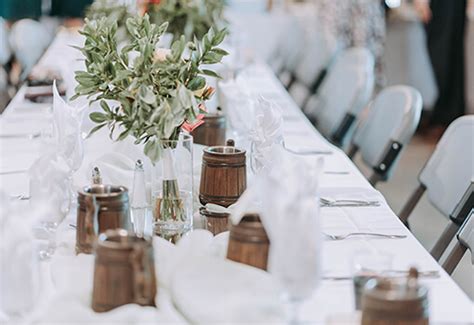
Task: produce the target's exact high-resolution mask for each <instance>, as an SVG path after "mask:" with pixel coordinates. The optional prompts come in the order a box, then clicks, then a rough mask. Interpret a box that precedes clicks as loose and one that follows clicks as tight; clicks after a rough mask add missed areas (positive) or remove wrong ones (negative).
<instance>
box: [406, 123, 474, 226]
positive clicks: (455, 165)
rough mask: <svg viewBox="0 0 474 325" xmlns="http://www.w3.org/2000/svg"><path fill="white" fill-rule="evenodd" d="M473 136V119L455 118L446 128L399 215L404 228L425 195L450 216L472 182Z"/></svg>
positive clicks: (473, 175) (473, 160)
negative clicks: (416, 186)
mask: <svg viewBox="0 0 474 325" xmlns="http://www.w3.org/2000/svg"><path fill="white" fill-rule="evenodd" d="M473 134H474V116H473V115H466V116H462V117H459V118H458V119H456V120H455V121H453V122H452V123H451V124H450V125H449V127H448V129H447V130H446V131H445V133H444V134H443V136H442V137H441V140H440V141H439V142H438V144H437V146H436V149H435V151H434V152H433V154H432V155H431V157H430V159H429V160H428V162H427V163H426V165H425V166H424V167H423V169H422V171H421V173H420V175H419V177H418V180H419V183H420V184H419V186H418V188H417V189H416V190H415V191H414V192H413V194H412V195H411V196H410V198H409V199H408V201H407V203H406V204H405V206H404V207H403V208H402V210H401V211H400V214H399V218H400V219H401V220H402V221H403V222H404V223H405V224H407V225H408V217H409V216H410V214H411V212H412V211H413V209H414V208H415V206H416V204H417V203H418V201H419V200H420V198H421V197H422V196H423V194H424V192H425V191H427V192H428V199H429V200H430V202H431V204H432V205H433V206H434V207H436V208H437V209H438V210H439V211H440V212H441V213H442V214H443V215H444V216H446V217H447V218H449V216H450V215H451V214H452V213H453V211H454V210H455V208H456V205H457V204H458V203H459V202H460V200H461V198H462V197H463V195H464V194H465V193H466V189H468V188H469V186H470V184H471V183H472V182H473V180H474V137H473Z"/></svg>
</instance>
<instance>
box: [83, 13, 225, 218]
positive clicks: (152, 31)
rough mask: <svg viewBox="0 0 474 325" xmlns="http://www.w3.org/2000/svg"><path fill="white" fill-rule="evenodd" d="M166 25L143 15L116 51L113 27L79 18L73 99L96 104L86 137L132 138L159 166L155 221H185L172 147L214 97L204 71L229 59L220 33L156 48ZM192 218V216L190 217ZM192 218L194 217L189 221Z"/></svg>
mask: <svg viewBox="0 0 474 325" xmlns="http://www.w3.org/2000/svg"><path fill="white" fill-rule="evenodd" d="M167 26H168V24H167V23H163V24H161V25H155V24H152V23H150V19H149V17H148V15H145V16H143V17H140V16H136V17H133V18H129V19H127V21H126V28H127V31H128V33H129V34H130V36H131V37H130V42H129V44H127V45H125V46H124V47H122V48H121V49H118V47H117V39H116V32H117V24H116V23H112V24H111V23H110V21H109V20H107V19H106V18H105V17H104V18H101V19H98V20H89V19H86V20H85V25H84V28H83V30H82V31H81V34H82V35H84V36H85V44H84V46H83V47H82V48H79V50H80V51H81V52H82V53H83V54H84V56H85V67H86V70H85V71H76V80H77V82H78V85H77V87H76V89H75V91H76V95H75V96H74V97H78V96H87V97H88V98H90V99H91V102H94V101H99V102H100V108H101V111H100V112H93V113H91V114H90V119H91V120H92V121H94V122H95V123H97V125H96V126H95V127H94V128H93V129H92V130H91V133H94V132H96V131H97V130H99V129H101V128H103V127H108V128H109V129H110V137H111V138H112V139H114V140H117V141H118V140H123V139H125V138H126V137H128V136H132V137H134V138H135V143H136V144H143V145H144V153H145V155H147V156H148V157H149V158H150V159H151V161H152V162H153V163H157V162H158V161H160V160H162V161H163V164H162V166H163V168H166V169H167V170H164V171H163V174H166V175H168V176H169V175H172V176H173V177H171V178H170V177H166V178H163V180H162V181H163V184H162V189H161V192H162V193H161V197H160V198H159V199H157V200H156V201H155V202H154V204H155V206H154V211H156V214H155V219H157V218H158V219H159V220H160V221H163V222H171V223H173V222H184V221H186V220H185V219H186V218H188V217H189V216H188V215H187V213H186V212H185V207H184V203H183V201H182V198H181V197H180V190H179V184H178V178H177V175H176V172H175V170H173V169H174V166H175V163H174V161H173V160H174V155H173V152H172V151H173V146H175V145H176V143H178V141H179V140H180V134H181V131H182V129H185V130H187V131H192V129H193V128H195V127H197V126H198V125H200V124H201V123H202V121H201V120H200V117H201V116H202V115H201V113H202V111H203V109H204V105H203V103H204V102H205V101H206V100H207V99H209V97H210V96H211V95H212V94H213V92H214V89H213V88H212V87H210V86H208V85H207V83H206V79H205V76H212V77H218V76H217V74H216V73H215V72H214V71H212V70H208V69H204V68H203V67H202V66H203V65H206V67H208V66H209V65H213V64H216V63H219V62H220V61H221V60H222V57H223V56H224V55H227V53H226V52H225V51H224V50H222V49H220V48H219V47H218V45H219V44H220V43H221V42H222V41H223V40H224V37H225V35H226V31H225V30H224V29H223V30H219V31H216V30H214V29H212V28H211V29H210V30H209V31H208V32H207V33H206V34H205V35H204V36H203V37H202V39H201V41H198V40H197V39H196V38H194V40H193V41H188V42H186V41H185V38H184V36H181V37H180V38H179V39H178V40H176V41H174V42H173V44H172V46H171V49H169V50H168V49H156V45H157V43H158V41H159V38H160V36H161V35H163V33H165V31H166V28H167ZM191 214H192V213H191ZM191 218H192V215H191Z"/></svg>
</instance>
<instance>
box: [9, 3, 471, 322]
mask: <svg viewBox="0 0 474 325" xmlns="http://www.w3.org/2000/svg"><path fill="white" fill-rule="evenodd" d="M144 8H145V9H143V8H142V9H143V10H145V11H148V13H149V15H148V14H144V15H138V14H136V13H135V15H132V16H131V17H129V19H128V20H126V23H124V22H119V27H118V28H119V30H121V28H124V29H123V30H121V31H120V32H118V31H117V25H116V24H111V23H110V21H108V20H107V19H105V18H100V17H99V18H97V19H86V20H85V24H84V26H83V27H82V29H81V30H80V31H78V30H76V29H67V28H61V29H60V30H59V31H58V34H57V35H56V37H55V39H54V41H53V42H52V44H51V45H50V47H49V48H48V50H47V51H46V52H45V53H44V55H43V57H42V58H41V59H40V61H39V62H38V63H37V65H36V67H35V69H38V70H37V71H43V72H44V71H49V72H48V73H46V76H50V75H54V76H56V77H57V78H58V80H57V81H54V80H53V82H52V84H51V82H49V81H48V86H47V87H51V94H50V95H48V96H47V97H48V102H45V101H42V102H32V101H31V98H29V97H28V96H25V94H26V93H27V91H28V89H27V88H28V87H29V86H28V85H24V86H22V87H21V88H20V90H19V91H18V93H17V94H16V96H15V97H14V99H13V100H12V101H11V102H10V104H9V105H8V106H7V108H6V110H5V111H4V112H3V113H2V114H1V115H0V156H1V159H0V203H1V206H0V234H1V235H0V237H1V239H0V241H1V243H2V244H1V245H0V251H1V255H0V257H1V259H0V263H1V268H2V273H1V275H0V284H1V286H0V288H1V290H0V291H1V300H2V303H1V308H0V321H1V322H2V324H3V323H5V324H54V323H58V324H115V323H126V324H160V323H165V324H174V323H177V324H180V323H183V324H189V323H191V324H212V323H216V324H221V323H222V324H246V323H265V324H284V323H288V324H299V323H304V324H368V325H370V324H393V323H391V322H393V321H397V322H400V323H399V324H428V323H433V324H442V323H447V322H453V323H469V319H471V320H472V310H473V309H472V302H471V301H470V300H469V298H467V296H466V295H465V294H464V293H463V292H462V291H461V289H460V288H459V287H457V286H456V285H455V283H454V282H453V281H452V280H451V278H450V277H449V276H448V275H447V274H446V273H445V272H444V271H443V269H442V268H441V267H440V266H439V265H438V264H437V263H436V261H435V260H434V259H433V258H432V257H431V256H430V255H429V253H428V252H427V251H426V250H425V249H424V248H423V247H422V246H421V244H420V243H419V242H418V241H417V240H416V239H415V237H414V236H413V235H412V234H411V232H410V231H409V230H408V229H406V228H405V226H404V225H403V224H402V223H401V222H400V221H399V219H398V218H397V216H396V215H395V213H394V212H393V211H392V210H391V208H390V206H389V205H388V203H387V201H386V200H385V198H384V197H383V195H382V194H381V193H380V192H379V191H377V190H376V189H374V188H373V187H372V186H371V185H370V184H369V183H368V181H367V180H366V179H365V177H364V176H363V175H362V173H361V172H360V171H359V170H358V169H357V167H356V166H355V165H354V163H353V162H352V161H351V160H350V159H349V158H348V157H347V156H346V154H345V153H344V152H343V151H342V150H341V149H339V148H337V147H335V146H334V145H332V144H331V143H329V142H328V141H327V140H326V139H325V138H324V137H323V136H322V135H321V134H320V133H319V132H318V131H317V130H316V129H315V128H314V126H313V125H312V124H311V122H310V121H309V120H308V119H307V118H306V117H305V115H304V114H303V112H302V111H301V109H300V108H299V107H298V106H297V104H296V103H295V102H294V100H293V99H292V98H291V96H290V95H289V94H288V92H287V91H286V90H285V88H284V87H283V85H282V84H281V83H280V81H279V80H278V78H277V76H276V75H275V74H274V72H273V71H272V70H271V68H270V67H269V66H268V64H267V63H266V62H265V58H266V57H268V56H269V54H268V53H271V52H272V51H276V50H277V47H278V46H279V45H278V44H279V43H278V41H277V40H278V35H279V32H281V30H282V29H285V26H288V24H290V25H291V22H292V21H294V17H290V18H289V19H284V17H285V15H284V14H283V13H282V12H281V13H278V17H279V19H275V20H271V19H270V20H269V19H267V18H268V17H264V18H265V19H263V20H262V21H264V25H266V26H270V27H271V26H273V25H272V24H275V25H274V27H275V28H274V33H273V34H272V36H273V38H271V39H270V41H269V42H268V44H267V45H268V46H266V47H265V49H264V50H261V51H260V52H262V53H259V49H258V47H256V48H255V49H254V51H255V54H254V55H253V56H252V59H251V60H250V61H251V62H250V61H249V60H247V61H245V63H243V61H242V58H238V57H236V54H235V53H234V52H233V50H235V52H239V51H240V52H242V51H243V50H245V49H236V48H238V46H239V42H237V41H236V38H238V36H239V35H238V33H239V28H240V30H242V34H244V33H245V31H244V30H245V28H244V27H243V26H242V23H241V24H240V25H239V24H237V23H235V20H236V18H235V17H237V18H238V17H240V16H239V15H240V14H235V16H233V17H231V18H232V19H230V21H231V22H230V27H229V30H230V31H231V32H232V33H234V34H233V35H232V34H231V36H229V35H228V31H227V29H225V28H219V26H211V27H210V28H207V27H206V28H205V29H206V31H204V32H202V33H200V35H199V37H194V38H192V37H190V36H189V33H183V32H178V31H177V30H176V26H175V25H174V23H173V21H172V19H173V17H171V18H169V19H171V20H170V26H168V23H163V24H156V17H155V16H153V13H152V11H151V10H150V8H148V7H144ZM255 19H257V18H255ZM122 23H124V24H123V25H122ZM228 23H229V22H228ZM217 25H219V24H217ZM167 28H168V30H167ZM196 28H197V27H196ZM247 28H248V27H247ZM187 32H189V31H188V30H187ZM170 33H171V34H172V35H171V34H170ZM235 34H237V36H236V35H235ZM246 35H247V36H248V37H250V36H253V38H252V39H251V40H249V41H248V42H247V43H248V44H245V46H250V45H249V44H254V45H255V44H258V45H260V46H259V47H261V46H262V44H263V43H264V42H265V40H264V39H265V37H264V36H262V35H260V33H256V35H248V33H247V34H246ZM228 38H229V39H228ZM162 39H166V40H167V43H170V45H169V46H168V47H167V48H162V47H161V46H165V45H163V42H161V43H160V40H162ZM170 39H173V41H172V42H171V41H169V42H168V40H170ZM241 45H242V44H241ZM53 70H54V74H53V72H51V71H53ZM229 71H230V73H229ZM40 75H41V74H40ZM219 75H221V76H222V77H219ZM42 78H43V79H44V80H46V79H47V78H46V77H44V75H43V77H42ZM59 79H61V80H59ZM45 82H46V81H45ZM59 82H61V87H59ZM63 88H64V89H63ZM48 89H49V88H48ZM407 306H408V307H407ZM408 310H409V311H410V312H409V311H408Z"/></svg>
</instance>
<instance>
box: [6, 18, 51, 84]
mask: <svg viewBox="0 0 474 325" xmlns="http://www.w3.org/2000/svg"><path fill="white" fill-rule="evenodd" d="M51 40H52V35H51V34H50V33H49V32H48V29H47V28H46V27H44V26H43V25H42V24H41V23H39V22H37V21H35V20H32V19H22V20H19V21H17V22H16V23H14V24H13V26H12V28H11V30H10V46H11V48H12V50H13V53H14V55H15V57H16V59H17V60H18V62H19V63H20V65H21V67H22V75H21V77H22V79H24V78H26V76H27V75H28V73H29V72H30V71H31V69H32V68H33V66H34V65H35V64H36V62H38V60H39V59H40V58H41V56H42V55H43V52H44V51H45V50H46V48H47V47H48V45H49V44H50V42H51Z"/></svg>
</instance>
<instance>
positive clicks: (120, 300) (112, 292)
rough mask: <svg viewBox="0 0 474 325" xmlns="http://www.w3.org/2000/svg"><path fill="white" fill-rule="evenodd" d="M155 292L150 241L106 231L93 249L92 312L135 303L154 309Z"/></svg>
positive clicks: (122, 233)
mask: <svg viewBox="0 0 474 325" xmlns="http://www.w3.org/2000/svg"><path fill="white" fill-rule="evenodd" d="M156 291H157V284H156V276H155V264H154V258H153V246H152V243H151V238H148V237H138V236H136V235H135V234H132V233H129V232H127V231H126V230H123V229H120V230H107V231H106V232H105V233H103V234H101V235H100V236H99V239H98V240H97V244H96V249H95V265H94V288H93V293H92V309H93V310H94V311H96V312H106V311H109V310H111V309H114V308H116V307H119V306H122V305H126V304H131V303H135V304H138V305H142V306H155V296H156Z"/></svg>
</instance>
